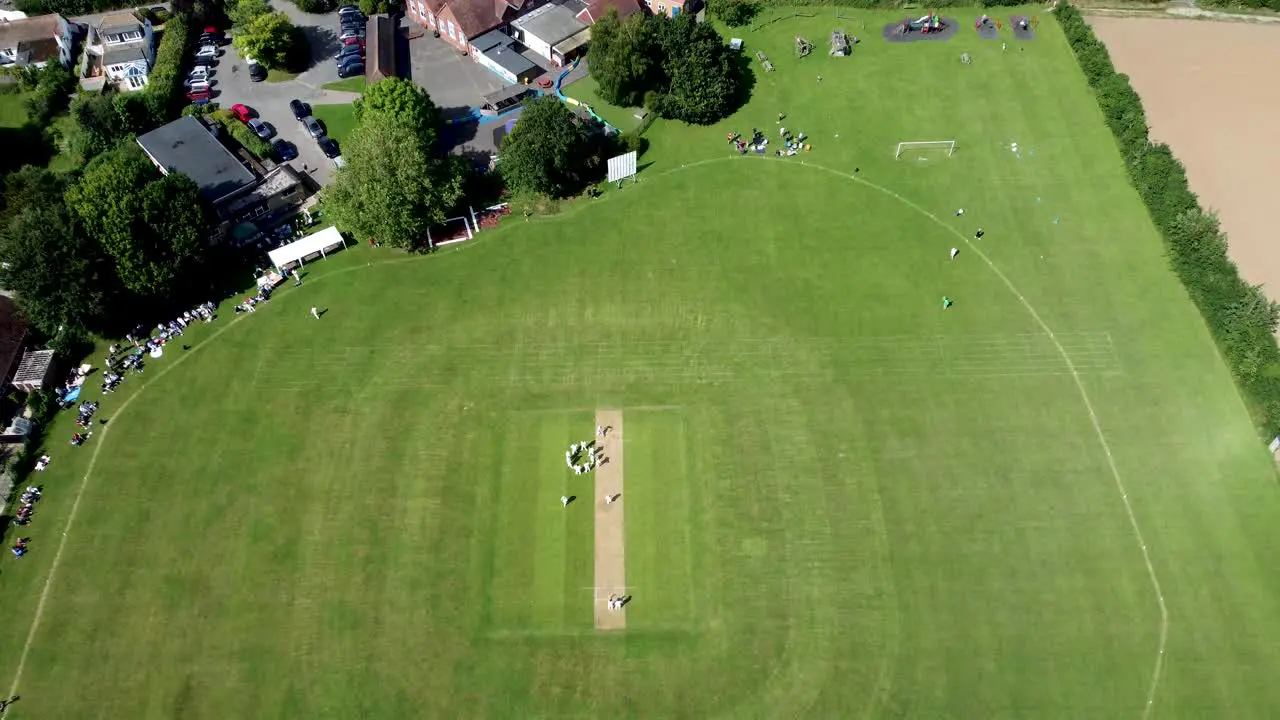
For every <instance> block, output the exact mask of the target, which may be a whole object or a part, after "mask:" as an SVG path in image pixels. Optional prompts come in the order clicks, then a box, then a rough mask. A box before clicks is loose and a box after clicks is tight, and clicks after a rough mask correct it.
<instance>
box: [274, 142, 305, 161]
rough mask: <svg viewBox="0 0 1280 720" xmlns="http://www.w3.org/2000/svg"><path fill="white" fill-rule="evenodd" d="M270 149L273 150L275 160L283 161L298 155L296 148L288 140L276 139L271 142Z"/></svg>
mask: <svg viewBox="0 0 1280 720" xmlns="http://www.w3.org/2000/svg"><path fill="white" fill-rule="evenodd" d="M271 149H272V150H273V151H274V155H275V156H276V160H279V161H280V162H285V161H288V160H293V159H294V158H296V157H298V148H297V146H295V145H294V144H293V143H291V142H289V141H288V140H276V141H275V142H273V143H271Z"/></svg>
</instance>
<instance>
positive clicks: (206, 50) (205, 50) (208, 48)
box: [195, 45, 218, 58]
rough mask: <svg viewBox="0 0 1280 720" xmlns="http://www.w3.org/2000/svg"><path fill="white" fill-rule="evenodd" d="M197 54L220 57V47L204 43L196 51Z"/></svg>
mask: <svg viewBox="0 0 1280 720" xmlns="http://www.w3.org/2000/svg"><path fill="white" fill-rule="evenodd" d="M195 56H196V57H197V58H216V57H218V48H217V47H215V46H213V45H202V46H201V47H200V49H199V50H197V51H196V53H195Z"/></svg>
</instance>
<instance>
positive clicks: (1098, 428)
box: [9, 157, 1243, 720]
mask: <svg viewBox="0 0 1280 720" xmlns="http://www.w3.org/2000/svg"><path fill="white" fill-rule="evenodd" d="M740 160H741V158H737V157H722V158H708V159H704V160H698V161H696V162H692V163H686V164H682V165H681V166H680V167H679V168H672V169H670V170H666V171H664V172H661V173H658V174H657V175H655V176H654V179H657V178H659V177H662V176H664V175H669V174H673V173H675V172H679V171H680V170H684V169H688V168H694V167H698V166H701V165H710V164H712V163H720V162H726V161H728V162H734V161H740ZM747 160H748V161H751V160H765V161H769V162H785V163H786V164H791V165H800V166H803V167H806V168H812V169H815V170H820V171H822V172H826V173H830V174H832V175H835V176H836V177H840V178H844V179H846V180H850V181H852V182H855V183H858V184H860V185H863V186H865V187H868V188H871V189H873V190H876V191H878V192H880V193H883V194H885V195H888V196H889V197H892V198H894V199H896V200H898V201H899V202H901V203H902V204H903V205H906V206H907V207H909V208H912V209H913V210H915V211H916V212H919V213H920V214H921V215H924V216H925V217H927V218H929V219H930V220H932V221H933V222H934V223H935V224H937V225H938V226H939V227H942V228H944V229H945V230H946V231H947V232H949V233H951V234H952V235H954V236H956V237H958V238H960V240H961V242H963V243H964V244H965V246H967V247H968V248H969V249H970V250H971V251H973V252H974V254H976V255H977V256H978V257H980V258H982V261H983V262H984V263H986V265H987V267H988V268H990V269H991V271H992V272H993V273H995V275H996V277H998V278H1000V281H1001V282H1002V283H1004V285H1005V287H1006V288H1008V289H1009V291H1010V292H1011V293H1013V295H1014V296H1015V297H1016V298H1018V301H1019V302H1020V303H1021V304H1022V306H1023V307H1024V308H1026V310H1027V312H1028V313H1029V314H1030V315H1031V317H1032V319H1034V320H1035V322H1036V324H1037V325H1039V326H1040V328H1041V329H1042V330H1043V331H1044V333H1045V335H1046V336H1048V338H1049V340H1050V341H1051V342H1052V343H1053V345H1054V347H1055V348H1056V349H1057V350H1058V352H1059V353H1061V355H1062V358H1063V361H1064V362H1065V363H1066V364H1067V368H1068V370H1069V371H1070V374H1071V376H1072V378H1073V379H1074V381H1075V384H1076V389H1078V390H1079V391H1080V399H1081V400H1082V401H1083V402H1084V405H1085V409H1086V410H1087V411H1088V413H1089V420H1090V422H1091V423H1092V425H1093V430H1094V433H1095V435H1096V436H1097V438H1098V443H1099V444H1100V445H1101V446H1102V450H1103V452H1104V454H1105V455H1106V457H1107V466H1108V467H1109V468H1110V470H1111V476H1112V479H1113V480H1114V481H1115V485H1116V489H1117V490H1118V491H1119V492H1120V499H1121V502H1122V503H1123V505H1124V509H1125V514H1126V516H1127V517H1128V519H1129V526H1130V528H1132V530H1133V533H1134V536H1135V539H1136V540H1137V541H1138V546H1139V548H1141V550H1142V560H1143V563H1144V564H1145V565H1146V569H1147V577H1148V578H1149V579H1150V581H1151V587H1152V590H1153V591H1154V592H1155V596H1156V603H1157V604H1158V606H1159V608H1160V641H1159V645H1158V647H1157V652H1156V661H1155V668H1154V669H1153V670H1152V673H1151V684H1150V686H1149V687H1148V689H1147V698H1146V704H1145V705H1144V707H1143V710H1142V719H1143V720H1147V718H1148V717H1150V715H1151V709H1152V707H1154V705H1155V696H1156V691H1157V689H1158V687H1159V684H1160V677H1161V671H1162V670H1163V669H1164V653H1165V646H1166V644H1167V641H1168V638H1169V610H1168V606H1167V605H1166V603H1165V599H1164V592H1163V590H1161V587H1160V579H1159V578H1158V577H1157V576H1156V570H1155V566H1154V565H1153V564H1152V562H1151V555H1150V554H1149V553H1148V551H1147V543H1146V540H1145V538H1144V536H1143V534H1142V529H1141V528H1140V527H1139V526H1138V520H1137V517H1135V516H1134V513H1133V506H1132V504H1130V502H1129V493H1128V490H1127V488H1126V487H1125V484H1124V480H1123V479H1121V477H1120V470H1119V469H1118V468H1117V467H1116V463H1115V458H1114V457H1113V455H1112V452H1111V445H1110V443H1108V442H1107V437H1106V434H1105V433H1104V432H1103V430H1102V424H1101V422H1100V421H1099V420H1098V415H1097V413H1096V412H1095V411H1094V408H1093V402H1092V401H1091V400H1090V398H1089V393H1088V391H1086V390H1085V387H1084V381H1083V380H1082V379H1081V377H1080V374H1079V372H1077V371H1076V368H1075V364H1074V363H1073V362H1072V361H1071V356H1070V355H1068V354H1067V352H1066V350H1065V348H1063V346H1062V343H1060V342H1059V341H1058V337H1057V335H1055V334H1054V332H1053V330H1052V329H1051V328H1050V327H1049V325H1048V324H1047V323H1046V322H1045V321H1044V319H1043V318H1041V317H1040V314H1039V313H1038V312H1036V309H1035V307H1033V306H1032V305H1031V303H1030V302H1028V301H1027V299H1026V298H1025V297H1023V295H1022V293H1020V292H1019V291H1018V289H1017V287H1016V286H1015V285H1014V284H1013V283H1012V282H1011V281H1010V280H1009V278H1008V277H1006V276H1005V274H1004V273H1002V272H1001V271H1000V269H999V268H998V267H996V265H995V263H993V262H992V261H991V259H990V258H989V257H987V255H986V254H985V253H983V252H982V251H981V250H980V249H979V248H978V247H977V246H975V245H974V244H973V243H972V242H970V240H969V238H968V236H966V235H964V234H963V233H960V232H959V231H957V230H956V229H955V228H953V227H951V226H950V225H947V224H946V223H944V222H943V221H942V220H941V219H940V218H938V216H937V215H935V214H933V213H931V212H929V211H928V210H925V209H924V208H923V207H921V206H920V205H917V204H916V203H914V202H912V201H910V200H908V199H906V198H905V197H903V196H901V195H899V194H898V193H896V192H894V191H892V190H889V189H887V188H884V187H882V186H880V185H876V184H875V183H872V182H870V181H867V180H864V179H862V178H860V177H857V176H855V175H850V174H848V173H844V172H840V171H838V170H833V169H831V168H827V167H824V166H822V165H817V164H815V163H810V162H806V161H804V160H799V161H783V160H779V159H775V158H769V157H760V158H747ZM607 197H608V196H606V198H607ZM579 207H582V206H579ZM572 214H574V213H572V212H570V213H561V214H560V215H558V216H556V218H555V219H557V220H560V219H564V218H565V217H566V216H568V215H572ZM475 245H476V243H474V242H471V243H466V244H465V245H462V246H461V247H459V248H457V250H462V249H467V248H470V247H474V246H475ZM418 259H421V258H419V257H417V256H413V257H407V258H397V259H395V260H391V261H382V262H379V263H378V265H389V264H400V263H403V262H412V261H414V260H418ZM370 265H372V263H370ZM358 269H359V266H352V267H348V268H344V269H342V270H340V271H338V272H335V273H328V274H326V275H324V276H322V277H321V278H317V280H320V279H324V277H328V276H329V275H339V274H345V273H347V272H351V271H353V270H358ZM242 319H243V316H242V317H240V318H233V319H232V320H231V321H230V322H228V323H227V324H226V325H224V326H223V327H222V328H221V329H219V330H218V331H217V332H215V333H214V334H212V335H210V336H209V337H207V338H205V339H204V340H203V341H201V342H200V343H198V344H196V345H195V346H194V347H192V348H191V351H192V352H191V353H188V354H187V355H183V356H182V357H180V358H178V359H177V360H176V361H175V362H174V363H173V364H172V365H170V366H168V367H167V368H165V369H164V370H162V371H160V372H159V373H157V374H156V375H154V376H153V377H152V378H150V379H149V381H148V382H147V384H146V385H143V386H141V387H139V388H138V390H137V392H135V393H134V394H133V395H131V396H129V397H128V398H127V399H126V400H125V401H124V402H123V403H121V405H120V408H119V409H118V410H116V416H117V417H118V416H119V414H120V413H121V412H123V411H124V409H125V408H127V407H128V406H129V404H130V403H131V402H133V399H134V398H136V397H137V396H138V395H141V394H142V391H143V390H145V389H146V388H147V387H148V386H150V384H151V381H153V380H156V379H158V378H161V377H164V375H165V374H167V373H168V372H169V371H170V370H172V369H173V368H175V367H177V366H178V365H180V364H182V362H183V361H184V360H186V359H187V357H190V355H191V354H193V353H194V351H195V350H198V349H199V348H201V347H203V346H204V345H205V344H206V343H208V342H210V341H211V340H213V339H214V338H217V337H218V336H220V335H222V333H224V332H226V331H227V330H229V329H230V328H231V327H232V326H234V325H235V324H236V323H238V322H239V321H240V320H242ZM1237 392H1238V388H1237ZM1241 402H1242V403H1243V400H1242V401H1241ZM110 427H111V426H107V427H106V428H104V429H103V431H102V434H101V436H100V437H99V438H98V446H97V447H95V448H94V451H93V456H92V457H91V458H89V466H88V467H87V468H86V470H85V474H84V477H83V479H82V480H81V482H80V490H79V491H77V493H76V499H75V502H73V503H72V505H71V513H70V514H69V515H68V516H67V524H66V525H65V527H64V530H63V532H62V541H61V542H60V543H59V545H58V551H57V552H56V553H55V554H54V556H53V562H52V563H51V564H50V566H49V578H48V579H47V580H46V581H45V584H44V588H43V590H41V592H40V600H39V601H38V602H37V603H36V611H35V616H34V617H33V618H32V621H31V629H30V630H29V631H28V633H27V640H26V642H25V643H24V644H23V646H22V654H21V655H20V656H19V659H18V669H17V670H16V671H15V673H14V677H13V683H12V684H11V685H10V687H9V697H13V696H14V695H16V694H17V689H18V684H19V682H20V681H21V679H22V672H23V669H24V668H25V666H26V662H27V656H28V655H29V654H30V652H31V645H32V643H33V641H34V639H35V635H36V632H37V631H38V630H39V627H40V620H41V619H42V618H43V616H44V605H45V601H46V600H47V599H48V597H49V591H50V588H52V586H53V580H54V576H55V574H56V573H57V569H58V565H59V563H60V561H61V560H62V553H63V550H64V549H65V548H66V545H67V533H68V532H69V531H70V530H71V525H72V522H73V521H74V520H75V517H76V512H77V511H78V510H79V508H80V500H81V499H82V498H83V497H84V491H85V488H86V487H88V484H89V479H90V477H91V476H92V473H93V468H94V466H95V464H96V463H97V460H98V453H99V452H100V451H101V449H102V445H103V443H105V442H106V436H107V433H108V431H109V430H110ZM584 589H585V588H584ZM878 691H879V689H878V688H877V692H878Z"/></svg>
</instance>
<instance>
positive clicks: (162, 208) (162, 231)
mask: <svg viewBox="0 0 1280 720" xmlns="http://www.w3.org/2000/svg"><path fill="white" fill-rule="evenodd" d="M66 197H67V206H68V207H69V208H70V210H71V213H72V214H73V215H74V216H75V217H76V218H77V219H78V221H79V222H80V224H81V225H82V226H83V227H84V229H85V231H86V232H87V233H88V235H89V237H91V238H93V239H94V240H96V241H97V242H98V244H99V245H101V247H102V249H103V252H104V253H105V254H106V255H107V256H108V257H110V258H111V261H112V263H113V265H114V267H115V272H116V275H117V276H118V278H119V280H120V283H121V285H122V286H123V287H124V288H125V289H127V290H129V291H130V292H132V293H135V294H136V295H138V296H141V297H144V298H150V299H167V298H170V297H173V296H174V295H175V294H176V293H177V291H178V289H179V288H178V285H179V283H180V282H181V273H182V272H183V271H184V270H186V269H188V268H191V267H192V266H193V265H194V264H195V262H196V261H197V260H198V258H199V254H200V249H201V245H202V242H201V239H202V238H204V237H205V236H206V234H207V233H208V230H209V222H208V219H207V216H206V214H205V210H204V205H203V203H202V202H201V200H200V196H199V192H198V189H197V188H196V185H195V183H193V182H192V181H191V179H190V178H188V177H186V176H184V175H178V174H171V175H168V176H166V177H158V174H157V172H156V170H155V168H154V167H153V166H152V165H151V162H150V161H149V160H147V158H146V156H145V155H143V154H142V152H141V151H140V150H139V149H138V148H137V147H135V146H132V145H122V146H120V147H118V148H116V149H114V150H110V151H108V152H106V153H104V154H102V155H100V156H98V157H97V158H94V160H93V161H92V162H90V163H89V165H88V166H87V167H86V168H85V171H84V174H83V175H82V176H81V177H80V179H79V181H78V182H76V184H75V185H73V186H72V187H71V188H70V189H68V190H67V193H66Z"/></svg>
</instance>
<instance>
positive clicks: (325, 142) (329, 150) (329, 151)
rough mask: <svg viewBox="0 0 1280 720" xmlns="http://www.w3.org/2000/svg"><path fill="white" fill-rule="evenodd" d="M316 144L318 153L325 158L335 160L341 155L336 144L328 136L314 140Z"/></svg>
mask: <svg viewBox="0 0 1280 720" xmlns="http://www.w3.org/2000/svg"><path fill="white" fill-rule="evenodd" d="M316 144H317V145H319V146H320V151H321V152H323V153H324V156H325V157H327V158H336V157H338V156H339V155H341V154H342V153H341V152H339V151H338V142H337V141H336V140H334V139H333V138H331V137H329V136H327V135H326V136H324V137H321V138H318V139H317V140H316Z"/></svg>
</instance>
